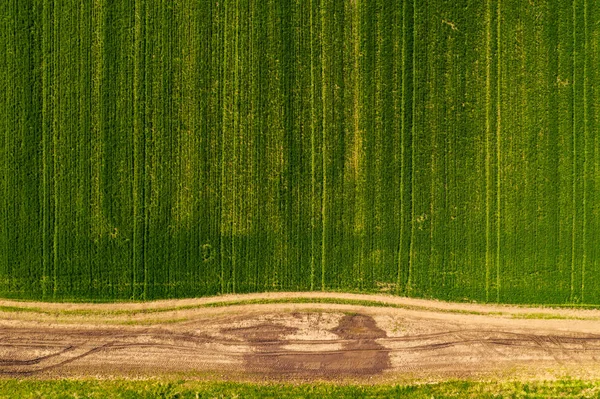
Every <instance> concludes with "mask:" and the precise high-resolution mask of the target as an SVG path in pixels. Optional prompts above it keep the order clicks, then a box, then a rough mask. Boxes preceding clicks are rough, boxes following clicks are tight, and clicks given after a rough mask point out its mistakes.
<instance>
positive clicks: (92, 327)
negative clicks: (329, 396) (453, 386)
mask: <svg viewBox="0 0 600 399" xmlns="http://www.w3.org/2000/svg"><path fill="white" fill-rule="evenodd" d="M282 298H328V299H330V300H331V299H333V298H339V299H350V300H370V301H380V302H384V303H387V304H390V305H394V306H396V307H391V306H378V307H370V306H358V305H348V304H324V303H283V304H275V303H271V304H269V303H266V304H246V305H240V304H238V305H232V306H226V307H197V308H195V307H194V306H196V305H198V306H202V305H204V304H207V303H214V302H218V301H225V302H227V301H240V300H256V299H270V300H277V299H282ZM0 306H4V307H5V309H8V308H10V311H4V312H0V375H3V376H6V377H19V378H23V377H35V378H38V377H42V378H43V377H82V376H94V377H147V376H156V375H162V376H177V377H189V378H219V379H223V378H224V379H234V380H257V379H258V380H269V379H273V380H280V379H286V380H289V379H297V380H316V379H317V380H321V379H322V380H340V379H347V380H353V381H355V380H361V381H382V382H383V381H415V380H428V381H430V380H439V379H445V378H455V377H460V378H493V377H500V378H511V377H518V378H523V377H527V378H536V379H537V378H555V377H563V376H566V375H569V376H572V377H581V378H600V367H599V366H600V310H573V309H549V308H530V307H515V306H499V305H479V304H456V303H445V302H440V301H426V300H418V299H408V298H399V297H393V296H387V295H359V294H337V293H269V294H249V295H229V296H221V297H213V298H202V299H189V300H173V301H160V302H150V303H127V304H98V305H94V304H43V303H34V302H15V301H0ZM19 309H21V310H22V311H19ZM115 311H118V312H116V313H115ZM111 312H112V313H111Z"/></svg>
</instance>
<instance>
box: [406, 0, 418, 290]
mask: <svg viewBox="0 0 600 399" xmlns="http://www.w3.org/2000/svg"><path fill="white" fill-rule="evenodd" d="M412 7H413V15H412V67H411V72H412V86H411V88H412V90H411V92H412V100H411V115H412V116H411V126H410V129H411V146H410V157H411V162H410V165H411V168H410V171H411V179H410V184H411V187H410V203H411V205H410V225H411V227H410V241H409V250H408V252H409V261H408V276H407V283H406V292H407V294H408V295H410V294H411V292H412V289H413V287H412V279H413V265H414V262H415V247H414V244H415V229H416V225H415V223H416V216H415V191H416V190H415V172H416V167H415V143H416V140H415V136H416V131H415V129H416V127H415V124H416V122H415V119H416V118H415V116H416V112H417V107H416V87H417V73H416V70H417V52H416V48H417V47H416V46H417V37H418V35H417V34H418V30H417V0H413V6H412Z"/></svg>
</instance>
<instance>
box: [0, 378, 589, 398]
mask: <svg viewBox="0 0 600 399" xmlns="http://www.w3.org/2000/svg"><path fill="white" fill-rule="evenodd" d="M599 395H600V384H599V383H598V382H597V381H580V380H572V379H566V380H558V381H533V382H515V381H513V382H475V381H447V382H442V383H430V384H416V385H333V384H323V383H317V384H311V385H309V384H296V385H293V384H257V383H227V382H200V381H187V382H186V381H183V380H182V381H177V382H165V381H161V380H137V381H136V380H104V381H102V380H100V381H97V380H48V381H43V380H37V381H35V380H23V381H15V380H0V398H2V399H4V398H6V399H13V398H17V397H18V398H23V399H29V398H31V399H34V398H35V399H38V398H48V399H50V398H61V399H62V398H64V399H69V398H86V399H88V398H89V399H96V398H97V399H104V398H108V397H110V398H115V399H117V398H118V399H135V398H140V399H141V398H147V399H150V398H167V399H187V398H189V399H192V398H195V399H215V398H219V399H239V398H248V399H254V398H257V399H258V398H260V399H262V398H272V399H288V398H303V399H322V398H331V399H369V398H372V399H376V398H378V399H395V398H397V399H431V398H435V399H442V398H456V399H458V398H460V399H464V398H473V399H498V398H514V399H527V398H531V399H534V398H536V399H542V398H558V397H560V398H565V399H568V398H573V399H574V398H598V397H600V396H599Z"/></svg>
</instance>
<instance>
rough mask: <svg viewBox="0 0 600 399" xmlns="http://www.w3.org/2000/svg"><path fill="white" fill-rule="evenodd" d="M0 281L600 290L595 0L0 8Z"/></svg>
mask: <svg viewBox="0 0 600 399" xmlns="http://www.w3.org/2000/svg"><path fill="white" fill-rule="evenodd" d="M0 17H1V18H2V20H1V22H0V296H2V297H9V298H31V299H44V300H112V299H136V300H137V299H152V298H170V297H188V296H201V295H212V294H218V293H232V292H240V293H241V292H253V291H276V290H343V291H385V292H390V293H395V294H400V295H409V296H418V297H435V298H441V299H450V300H477V301H488V302H511V303H554V304H563V303H572V304H582V303H586V304H600V69H599V67H598V66H599V65H600V2H598V1H594V0H456V1H445V0H430V1H421V0H405V1H402V0H343V1H342V0H339V1H338V0H295V1H293V0H90V1H80V0H54V1H52V0H3V1H0Z"/></svg>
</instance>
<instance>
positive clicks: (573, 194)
mask: <svg viewBox="0 0 600 399" xmlns="http://www.w3.org/2000/svg"><path fill="white" fill-rule="evenodd" d="M576 6H577V0H573V1H572V4H571V8H572V15H571V16H572V22H571V23H572V25H571V27H572V35H573V38H572V39H573V44H572V45H573V48H572V58H573V59H572V64H571V68H572V69H571V91H572V92H571V107H572V120H571V123H572V128H571V134H572V164H571V190H572V191H571V201H572V205H571V206H572V214H571V294H570V297H569V299H570V301H571V302H572V301H573V300H574V299H575V255H576V251H575V244H576V241H577V240H576V235H577V234H576V229H577V212H576V210H577V174H576V171H577V130H576V129H577V115H576V110H575V95H576V90H575V88H576V84H577V83H578V82H577V81H576V73H575V68H576V56H575V55H576V52H577V34H576V28H577V15H576Z"/></svg>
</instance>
